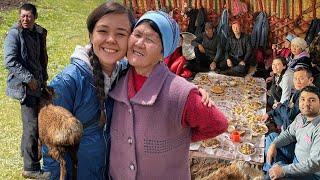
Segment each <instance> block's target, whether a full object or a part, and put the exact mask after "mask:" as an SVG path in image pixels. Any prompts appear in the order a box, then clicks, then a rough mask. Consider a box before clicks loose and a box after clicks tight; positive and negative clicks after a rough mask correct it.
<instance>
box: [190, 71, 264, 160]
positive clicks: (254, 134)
mask: <svg viewBox="0 0 320 180" xmlns="http://www.w3.org/2000/svg"><path fill="white" fill-rule="evenodd" d="M193 83H195V84H196V85H198V86H200V87H202V88H204V89H206V90H207V91H208V92H210V96H211V98H212V99H213V101H214V102H215V105H216V106H217V107H219V109H220V110H221V111H222V112H223V113H224V114H225V116H226V117H227V119H228V121H229V127H228V132H225V133H223V134H221V135H219V136H217V137H216V138H215V140H214V141H215V142H214V143H213V145H211V146H210V145H209V146H208V145H206V144H205V143H204V142H203V141H201V142H196V143H192V144H191V146H190V150H191V151H190V155H191V156H201V157H213V158H219V159H226V160H236V159H240V160H246V161H250V162H253V163H258V164H262V163H263V162H264V159H263V153H264V139H265V136H264V134H265V133H266V131H267V129H266V126H265V125H264V123H263V122H261V117H262V115H263V114H264V113H265V112H266V108H265V105H266V82H265V81H264V80H263V79H260V78H253V77H251V76H248V77H245V78H242V77H231V76H224V75H220V74H216V73H214V72H208V73H199V74H197V75H196V77H195V78H194V80H193ZM234 130H237V131H238V132H240V133H241V140H240V142H233V141H231V139H230V134H231V132H232V131H234ZM211 144H212V143H211ZM244 144H250V146H251V147H253V146H254V148H252V150H253V151H254V152H253V153H250V154H249V155H245V154H246V153H241V150H240V147H243V145H244ZM251 152H252V151H251Z"/></svg>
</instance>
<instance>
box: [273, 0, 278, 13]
mask: <svg viewBox="0 0 320 180" xmlns="http://www.w3.org/2000/svg"><path fill="white" fill-rule="evenodd" d="M276 8H277V0H272V14H274V15H275V14H276V12H277V9H276Z"/></svg>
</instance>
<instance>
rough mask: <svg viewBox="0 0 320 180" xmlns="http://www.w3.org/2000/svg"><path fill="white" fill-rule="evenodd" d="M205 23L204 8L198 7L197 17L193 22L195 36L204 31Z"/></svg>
mask: <svg viewBox="0 0 320 180" xmlns="http://www.w3.org/2000/svg"><path fill="white" fill-rule="evenodd" d="M205 23H206V12H205V9H204V8H200V9H199V10H198V14H197V19H196V22H195V27H196V31H195V35H196V36H198V35H200V34H201V33H202V32H203V31H204V26H205Z"/></svg>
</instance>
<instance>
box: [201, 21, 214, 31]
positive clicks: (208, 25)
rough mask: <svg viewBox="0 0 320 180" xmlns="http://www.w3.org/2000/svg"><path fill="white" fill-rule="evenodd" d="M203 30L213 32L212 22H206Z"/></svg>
mask: <svg viewBox="0 0 320 180" xmlns="http://www.w3.org/2000/svg"><path fill="white" fill-rule="evenodd" d="M204 27H205V29H212V30H215V29H214V25H213V23H212V22H206V24H205V25H204Z"/></svg>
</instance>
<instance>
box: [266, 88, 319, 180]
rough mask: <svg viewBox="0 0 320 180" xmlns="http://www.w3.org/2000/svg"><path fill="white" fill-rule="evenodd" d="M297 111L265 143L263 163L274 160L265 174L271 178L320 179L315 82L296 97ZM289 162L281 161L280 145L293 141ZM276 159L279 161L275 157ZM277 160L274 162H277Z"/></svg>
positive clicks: (316, 89)
mask: <svg viewBox="0 0 320 180" xmlns="http://www.w3.org/2000/svg"><path fill="white" fill-rule="evenodd" d="M299 108H300V110H301V113H300V114H299V115H298V116H297V117H296V118H295V120H294V121H293V122H292V124H290V126H289V127H288V129H287V130H285V131H283V132H281V134H280V135H279V136H274V137H275V138H274V139H273V142H272V143H271V144H270V146H269V145H268V147H267V145H266V149H267V148H268V151H267V157H266V161H267V163H269V164H271V163H272V160H273V159H275V161H276V164H274V165H273V166H272V167H271V168H270V169H269V170H268V175H269V177H270V178H271V179H279V178H284V177H288V178H292V179H320V151H319V146H320V131H319V129H320V92H319V88H317V87H316V86H307V87H305V88H303V89H302V90H301V94H300V97H299ZM295 142H296V147H295V149H294V153H295V157H294V160H293V163H291V164H283V161H281V160H282V159H283V158H282V157H280V156H281V155H282V150H281V148H282V147H284V146H286V145H288V144H290V143H295ZM278 160H280V161H278ZM277 161H278V162H277Z"/></svg>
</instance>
